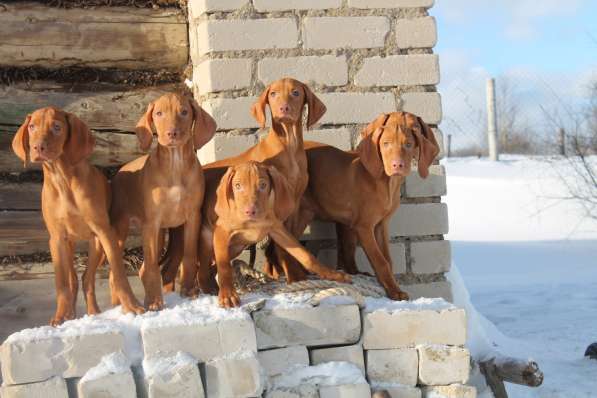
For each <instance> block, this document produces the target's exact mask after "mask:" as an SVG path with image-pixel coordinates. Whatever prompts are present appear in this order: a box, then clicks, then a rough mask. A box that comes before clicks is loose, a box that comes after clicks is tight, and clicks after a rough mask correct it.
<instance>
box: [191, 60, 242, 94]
mask: <svg viewBox="0 0 597 398" xmlns="http://www.w3.org/2000/svg"><path fill="white" fill-rule="evenodd" d="M251 63H252V61H251V60H250V59H244V58H239V59H230V58H227V59H207V60H205V61H203V62H201V63H200V64H199V65H197V66H195V67H194V68H193V82H194V83H195V86H196V87H197V89H198V90H199V92H200V93H211V92H217V91H224V90H240V89H242V88H245V87H248V86H250V85H251Z"/></svg>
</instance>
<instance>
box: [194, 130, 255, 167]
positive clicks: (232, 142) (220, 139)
mask: <svg viewBox="0 0 597 398" xmlns="http://www.w3.org/2000/svg"><path fill="white" fill-rule="evenodd" d="M255 144H257V135H255V134H244V135H239V134H216V135H215V136H214V138H212V139H211V140H210V141H209V142H208V143H207V144H205V145H204V146H203V147H202V148H201V149H199V151H197V152H198V156H199V161H200V162H201V164H202V165H206V164H208V163H211V162H215V161H216V160H220V159H224V158H228V157H231V156H236V155H238V154H239V153H242V152H244V151H246V150H247V149H249V148H250V147H252V146H253V145H255Z"/></svg>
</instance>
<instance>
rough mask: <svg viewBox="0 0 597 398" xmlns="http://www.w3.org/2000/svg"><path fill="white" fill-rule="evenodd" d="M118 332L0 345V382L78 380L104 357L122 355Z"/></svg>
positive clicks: (16, 341)
mask: <svg viewBox="0 0 597 398" xmlns="http://www.w3.org/2000/svg"><path fill="white" fill-rule="evenodd" d="M124 349H125V348H124V336H123V335H122V334H121V333H120V332H116V331H111V332H107V333H96V334H85V335H80V336H67V337H64V338H58V337H51V338H45V339H39V340H32V341H20V340H7V341H5V342H4V344H2V356H1V357H0V363H1V364H2V378H3V380H4V383H6V384H21V383H32V382H37V381H43V380H47V379H49V378H51V377H53V376H61V377H64V378H68V377H81V376H83V375H84V374H85V372H87V370H89V369H90V368H92V367H94V366H95V365H97V364H98V363H99V362H100V360H101V359H102V357H103V356H104V355H107V354H110V353H112V352H115V351H124Z"/></svg>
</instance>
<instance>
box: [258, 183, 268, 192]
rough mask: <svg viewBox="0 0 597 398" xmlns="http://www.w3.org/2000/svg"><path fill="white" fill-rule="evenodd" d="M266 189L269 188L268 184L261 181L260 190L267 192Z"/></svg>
mask: <svg viewBox="0 0 597 398" xmlns="http://www.w3.org/2000/svg"><path fill="white" fill-rule="evenodd" d="M266 188H267V183H266V182H265V181H261V182H260V183H259V189H260V190H261V191H265V189H266Z"/></svg>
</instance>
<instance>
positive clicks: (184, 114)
mask: <svg viewBox="0 0 597 398" xmlns="http://www.w3.org/2000/svg"><path fill="white" fill-rule="evenodd" d="M180 114H181V115H183V116H186V115H188V114H189V111H187V110H186V109H183V110H182V112H180Z"/></svg>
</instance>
